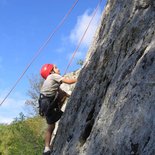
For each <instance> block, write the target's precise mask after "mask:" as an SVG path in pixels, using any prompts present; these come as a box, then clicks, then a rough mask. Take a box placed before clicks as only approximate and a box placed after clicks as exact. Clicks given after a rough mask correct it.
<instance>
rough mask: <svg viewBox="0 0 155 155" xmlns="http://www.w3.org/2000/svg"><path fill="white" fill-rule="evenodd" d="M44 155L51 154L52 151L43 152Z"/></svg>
mask: <svg viewBox="0 0 155 155" xmlns="http://www.w3.org/2000/svg"><path fill="white" fill-rule="evenodd" d="M43 155H51V151H47V152H43Z"/></svg>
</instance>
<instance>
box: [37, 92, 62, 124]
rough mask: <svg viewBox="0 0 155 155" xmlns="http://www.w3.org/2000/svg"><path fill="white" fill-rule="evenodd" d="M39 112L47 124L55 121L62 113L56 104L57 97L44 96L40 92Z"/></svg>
mask: <svg viewBox="0 0 155 155" xmlns="http://www.w3.org/2000/svg"><path fill="white" fill-rule="evenodd" d="M39 114H40V115H41V116H44V117H45V118H46V121H47V124H53V123H55V122H57V121H58V120H59V119H60V118H61V116H62V114H63V112H62V111H61V109H60V108H59V106H58V99H57V98H55V97H46V96H44V95H43V94H40V97H39Z"/></svg>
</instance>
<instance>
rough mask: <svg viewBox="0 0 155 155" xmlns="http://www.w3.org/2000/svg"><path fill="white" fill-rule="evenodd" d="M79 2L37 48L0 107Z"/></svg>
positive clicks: (74, 4)
mask: <svg viewBox="0 0 155 155" xmlns="http://www.w3.org/2000/svg"><path fill="white" fill-rule="evenodd" d="M78 1H79V0H76V1H75V2H74V3H73V5H72V7H71V8H70V9H69V11H68V12H67V13H66V15H65V16H64V18H63V19H62V20H61V21H60V23H59V24H58V25H57V27H56V28H55V29H54V30H53V32H52V33H51V34H50V35H49V37H48V38H47V40H46V41H45V42H44V43H43V45H42V46H41V47H40V48H39V50H38V51H37V52H36V54H35V55H34V57H33V58H32V60H31V61H30V63H29V64H28V65H27V67H26V68H25V70H24V71H23V73H22V74H21V76H20V77H19V78H18V80H17V81H16V82H15V84H14V85H13V87H12V88H11V89H10V91H9V92H8V94H7V95H6V96H5V98H4V99H3V100H2V102H1V103H0V106H1V105H2V104H3V103H4V101H5V100H6V99H7V97H8V96H9V95H10V94H11V92H12V91H13V90H14V88H15V87H16V86H17V84H18V83H19V81H20V80H21V79H22V78H23V76H24V75H25V73H26V71H27V70H28V69H29V68H30V66H31V65H32V63H33V62H34V61H35V60H36V58H37V57H38V56H39V54H40V53H41V52H42V50H43V49H44V48H45V46H46V45H47V44H48V43H49V41H50V40H51V39H52V37H53V36H54V34H55V33H56V32H57V31H58V30H59V29H60V27H61V26H62V25H63V24H64V22H65V21H66V19H67V17H68V16H69V15H70V13H71V12H72V10H73V8H74V7H75V6H76V4H77V2H78Z"/></svg>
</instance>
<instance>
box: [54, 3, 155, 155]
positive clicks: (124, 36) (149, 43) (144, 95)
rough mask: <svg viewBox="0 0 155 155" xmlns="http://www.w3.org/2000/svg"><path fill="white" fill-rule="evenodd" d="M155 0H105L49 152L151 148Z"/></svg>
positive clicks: (137, 154)
mask: <svg viewBox="0 0 155 155" xmlns="http://www.w3.org/2000/svg"><path fill="white" fill-rule="evenodd" d="M154 34H155V1H154V0H109V1H108V2H107V5H106V7H105V10H104V12H103V15H102V19H101V24H100V26H99V28H98V30H97V33H96V37H95V39H94V41H93V43H92V46H91V48H90V50H89V52H88V53H89V54H88V57H87V59H86V62H85V64H84V66H83V68H82V70H81V72H80V74H79V77H78V82H77V84H76V86H75V89H74V91H73V93H72V95H71V97H70V99H69V102H68V103H67V107H66V110H65V113H64V115H63V117H62V118H61V120H60V122H59V128H58V131H57V134H56V137H55V139H54V141H53V151H52V155H130V154H132V155H154V154H155V35H154Z"/></svg>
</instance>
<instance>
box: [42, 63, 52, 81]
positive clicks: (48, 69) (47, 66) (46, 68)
mask: <svg viewBox="0 0 155 155" xmlns="http://www.w3.org/2000/svg"><path fill="white" fill-rule="evenodd" d="M53 68H54V65H53V64H45V65H43V66H42V68H41V70H40V74H41V76H42V77H43V78H44V79H46V78H47V76H48V75H49V74H50V73H51V71H52V70H53Z"/></svg>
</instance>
